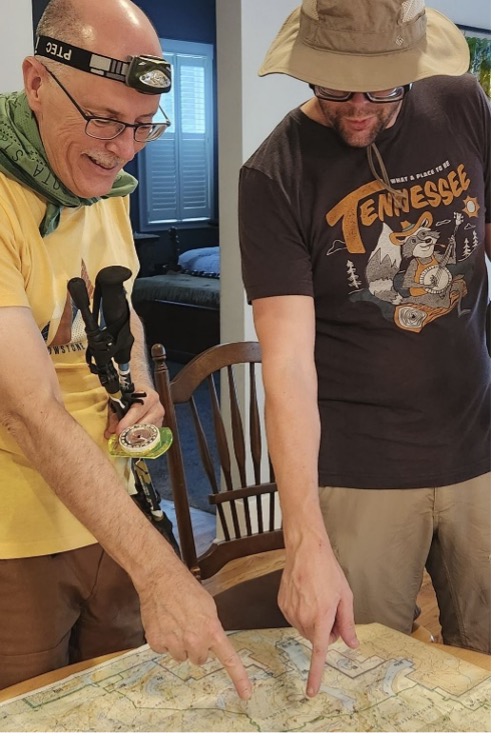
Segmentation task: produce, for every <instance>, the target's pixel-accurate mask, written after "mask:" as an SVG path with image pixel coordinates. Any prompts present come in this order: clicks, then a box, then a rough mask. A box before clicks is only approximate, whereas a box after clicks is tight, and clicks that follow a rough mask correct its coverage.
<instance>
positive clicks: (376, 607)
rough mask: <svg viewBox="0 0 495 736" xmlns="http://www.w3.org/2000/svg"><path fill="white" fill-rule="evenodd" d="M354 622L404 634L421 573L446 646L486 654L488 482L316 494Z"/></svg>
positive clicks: (487, 477) (325, 490)
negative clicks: (433, 598)
mask: <svg viewBox="0 0 495 736" xmlns="http://www.w3.org/2000/svg"><path fill="white" fill-rule="evenodd" d="M320 500H321V508H322V512H323V517H324V519H325V524H326V528H327V532H328V535H329V538H330V540H331V543H332V547H333V549H334V552H335V554H336V556H337V558H338V560H339V562H340V565H341V566H342V569H343V571H344V573H345V575H346V577H347V580H348V582H349V584H350V586H351V589H352V591H353V594H354V613H355V617H356V623H363V624H364V623H371V622H378V623H382V624H385V625H386V626H390V627H391V628H393V629H397V630H398V631H403V632H407V633H410V632H411V629H412V624H413V620H414V615H415V604H416V597H417V595H418V593H419V590H420V588H421V583H422V579H423V571H424V568H425V567H426V569H427V571H428V572H429V574H430V575H431V579H432V582H433V587H434V589H435V592H436V595H437V600H438V606H439V609H440V624H441V627H442V637H443V640H444V643H445V644H451V645H455V646H459V647H466V648H468V649H475V650H478V651H482V652H488V651H489V650H490V475H489V474H486V475H483V476H480V477H479V478H473V479H472V480H469V481H466V482H464V483H459V484H456V485H452V486H444V487H442V488H415V489H407V490H402V489H400V490H374V489H373V490H368V489H357V488H337V487H324V488H320Z"/></svg>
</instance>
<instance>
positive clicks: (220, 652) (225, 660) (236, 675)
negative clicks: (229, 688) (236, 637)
mask: <svg viewBox="0 0 495 736" xmlns="http://www.w3.org/2000/svg"><path fill="white" fill-rule="evenodd" d="M210 651H211V652H212V653H213V654H214V655H215V656H216V658H217V659H218V661H219V662H220V664H222V665H223V666H224V667H225V669H226V670H227V673H228V675H229V677H230V679H231V680H232V682H233V683H234V687H235V689H236V690H237V694H238V695H239V697H240V698H241V699H242V700H248V699H249V698H250V697H251V693H252V691H253V686H252V683H251V680H250V679H249V677H248V675H247V672H246V669H245V667H244V665H243V664H242V660H241V658H240V657H239V655H238V654H237V652H236V650H235V649H234V647H233V646H232V643H231V642H230V641H229V639H228V637H227V635H226V634H224V635H223V637H222V639H221V640H220V641H219V642H218V644H216V645H215V646H213V647H211V648H210Z"/></svg>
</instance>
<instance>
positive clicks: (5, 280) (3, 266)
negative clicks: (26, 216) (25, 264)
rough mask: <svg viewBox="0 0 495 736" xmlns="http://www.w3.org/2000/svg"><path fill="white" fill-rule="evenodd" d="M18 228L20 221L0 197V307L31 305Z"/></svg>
mask: <svg viewBox="0 0 495 736" xmlns="http://www.w3.org/2000/svg"><path fill="white" fill-rule="evenodd" d="M18 229H19V223H18V222H17V221H15V218H13V217H11V213H10V211H9V207H8V206H6V205H5V203H4V202H3V201H2V200H1V198H0V307H29V300H28V297H27V294H26V288H25V283H24V276H23V274H22V267H21V258H20V253H19V248H18V239H17V237H16V232H17V231H18ZM17 235H20V233H17Z"/></svg>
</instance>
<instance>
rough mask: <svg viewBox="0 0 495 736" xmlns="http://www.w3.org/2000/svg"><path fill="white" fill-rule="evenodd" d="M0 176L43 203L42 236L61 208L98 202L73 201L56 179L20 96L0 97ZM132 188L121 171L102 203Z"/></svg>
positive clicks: (133, 183) (128, 177) (131, 180)
mask: <svg viewBox="0 0 495 736" xmlns="http://www.w3.org/2000/svg"><path fill="white" fill-rule="evenodd" d="M0 172H3V173H4V174H7V176H10V177H12V178H13V179H15V180H16V181H18V182H19V183H20V184H23V185H25V186H26V187H29V188H30V189H32V190H33V191H35V192H37V193H38V194H40V195H41V196H42V197H44V198H45V199H46V200H47V202H48V206H47V210H46V214H45V217H44V218H43V221H42V223H41V224H40V233H41V235H42V236H45V235H48V234H49V233H51V232H52V231H53V230H55V229H56V227H57V225H58V223H59V221H60V212H61V209H62V207H79V206H80V205H91V204H94V203H95V202H98V200H99V199H100V197H92V198H90V199H82V198H81V197H77V196H76V195H75V194H72V192H71V191H70V190H69V189H67V188H66V187H65V186H64V185H63V184H62V182H61V181H60V180H59V179H57V177H56V176H55V174H54V173H53V171H52V170H51V168H50V166H49V164H48V161H47V160H46V154H45V149H44V147H43V143H42V141H41V137H40V134H39V131H38V125H37V123H36V118H35V117H34V115H33V113H32V112H31V109H30V107H29V105H28V103H27V99H26V95H25V93H24V92H13V93H12V94H3V95H0ZM136 186H137V181H136V179H135V178H134V177H133V176H131V175H130V174H127V173H126V172H125V171H121V172H120V174H119V175H118V176H117V178H116V179H115V181H114V183H113V186H112V188H111V190H110V191H109V192H108V194H107V195H106V196H105V197H103V199H106V197H125V196H126V195H127V194H130V193H131V192H133V191H134V189H135V188H136Z"/></svg>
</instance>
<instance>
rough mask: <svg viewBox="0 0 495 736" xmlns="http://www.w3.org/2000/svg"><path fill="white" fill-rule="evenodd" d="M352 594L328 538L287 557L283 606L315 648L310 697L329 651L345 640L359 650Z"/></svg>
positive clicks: (280, 597)
mask: <svg viewBox="0 0 495 736" xmlns="http://www.w3.org/2000/svg"><path fill="white" fill-rule="evenodd" d="M352 600H353V598H352V592H351V589H350V587H349V584H348V582H347V580H346V578H345V575H344V573H343V572H342V569H341V567H340V565H339V564H338V562H337V560H336V559H335V555H334V553H333V551H332V548H331V546H330V543H329V541H328V538H324V537H322V538H319V539H317V540H311V541H309V542H308V541H306V542H302V543H301V545H300V546H299V547H298V549H293V550H291V551H290V552H289V551H288V554H287V562H286V566H285V569H284V572H283V575H282V581H281V584H280V591H279V595H278V603H279V606H280V608H281V610H282V612H283V614H284V616H285V617H286V619H287V620H288V621H289V623H290V624H291V625H292V626H294V628H296V629H297V630H298V631H299V633H300V634H301V635H302V636H304V637H305V638H306V639H309V641H310V642H311V644H312V645H313V653H312V656H311V666H310V670H309V675H308V683H307V687H306V694H307V695H308V696H309V697H312V696H313V695H316V694H317V693H318V691H319V689H320V685H321V678H322V676H323V670H324V668H325V661H326V656H327V651H328V647H329V645H330V644H333V643H334V642H335V641H337V639H338V638H339V636H340V637H342V639H343V640H344V642H345V643H346V644H347V646H349V647H352V648H353V649H355V648H356V647H358V646H359V642H358V640H357V637H356V629H355V626H354V614H353V608H352Z"/></svg>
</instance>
